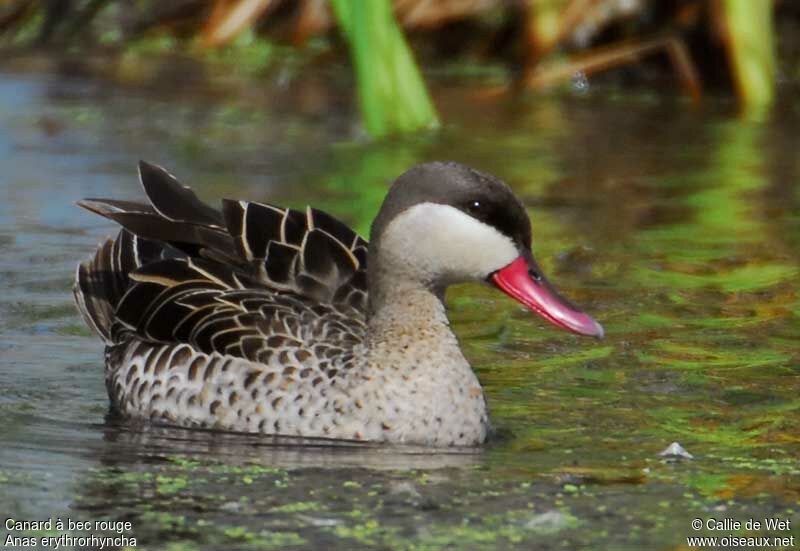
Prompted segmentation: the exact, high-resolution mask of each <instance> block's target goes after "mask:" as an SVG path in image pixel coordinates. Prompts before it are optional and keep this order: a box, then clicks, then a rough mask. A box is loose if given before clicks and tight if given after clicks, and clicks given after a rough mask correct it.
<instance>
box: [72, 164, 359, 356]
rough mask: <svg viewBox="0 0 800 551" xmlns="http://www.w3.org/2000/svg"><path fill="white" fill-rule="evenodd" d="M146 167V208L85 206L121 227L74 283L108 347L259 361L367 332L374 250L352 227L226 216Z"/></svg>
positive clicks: (258, 212)
mask: <svg viewBox="0 0 800 551" xmlns="http://www.w3.org/2000/svg"><path fill="white" fill-rule="evenodd" d="M139 170H140V176H141V181H142V185H143V187H144V189H145V192H146V194H147V197H148V199H149V200H150V202H151V204H150V205H146V204H140V203H136V202H131V201H118V200H110V199H88V200H84V201H82V202H80V203H79V204H80V205H81V206H83V207H84V208H86V209H88V210H90V211H92V212H95V213H97V214H100V215H101V216H104V217H106V218H109V219H112V220H115V221H117V222H118V223H120V224H121V225H122V226H123V227H124V229H123V230H121V231H120V233H119V235H118V236H117V238H116V239H115V240H113V241H112V240H108V241H106V242H105V243H103V244H102V245H101V246H100V247H99V248H98V250H97V252H96V254H95V256H94V258H93V259H91V260H90V261H87V262H85V263H83V264H81V265H80V266H79V267H78V273H77V277H76V284H75V297H76V301H77V303H78V307H79V309H80V310H81V313H82V314H83V316H84V318H85V319H86V322H87V324H88V325H90V327H92V328H94V329H95V330H96V331H97V332H98V334H100V335H101V337H103V339H104V340H106V342H108V343H112V342H120V341H122V340H126V339H127V338H129V337H131V336H135V337H136V338H138V339H144V340H148V341H153V342H186V343H189V344H192V345H193V346H195V347H196V348H197V349H198V350H201V351H203V352H207V353H211V352H221V353H225V354H231V355H235V356H240V357H244V358H248V359H252V360H254V361H259V360H258V358H261V359H262V360H263V359H264V358H266V357H268V356H269V355H270V354H272V353H274V352H275V351H277V350H278V349H281V347H283V348H284V349H286V350H294V349H296V348H297V344H298V343H301V344H302V345H303V346H306V345H308V344H309V343H313V342H315V339H314V333H313V331H312V332H309V331H311V329H310V328H313V327H315V326H318V325H319V324H321V323H327V324H331V325H330V327H335V328H336V330H335V331H334V333H335V334H336V335H338V337H336V338H334V339H333V340H334V341H337V339H338V340H341V342H342V343H350V345H351V344H352V343H353V342H355V341H357V340H358V339H359V338H360V337H361V336H362V335H363V322H364V311H365V307H366V296H367V295H366V248H367V242H366V241H365V240H364V239H362V238H361V237H360V236H358V235H357V234H356V233H355V232H354V231H353V230H351V229H350V228H348V227H347V226H346V225H345V224H343V223H341V222H340V221H338V220H336V219H335V218H333V217H332V216H330V215H328V214H326V213H324V212H322V211H318V210H316V209H311V208H309V209H307V210H306V211H305V212H300V211H295V210H291V209H283V208H280V207H276V206H274V205H268V204H262V203H248V202H242V201H231V200H225V201H223V208H222V212H221V213H220V212H218V211H216V210H215V209H213V208H211V207H209V206H207V205H205V204H204V203H202V202H201V201H200V200H199V199H198V198H197V197H196V196H195V195H194V193H193V192H192V191H191V190H190V189H189V188H187V187H184V186H182V185H180V183H179V182H178V181H177V180H176V179H175V178H174V177H173V176H172V175H170V174H169V173H167V172H166V171H165V170H163V169H161V168H160V167H156V166H154V165H149V164H147V163H141V164H140V167H139ZM334 333H331V334H334ZM281 339H283V340H282V341H281V342H280V343H279V342H278V341H279V340H281ZM301 339H304V340H301ZM292 343H295V344H292ZM278 344H280V345H281V346H277V345H278ZM318 344H319V345H320V346H323V344H322V343H318ZM334 345H335V342H333V341H331V342H328V339H327V337H326V342H325V344H324V346H334ZM322 352H324V351H322V350H321V351H320V353H322Z"/></svg>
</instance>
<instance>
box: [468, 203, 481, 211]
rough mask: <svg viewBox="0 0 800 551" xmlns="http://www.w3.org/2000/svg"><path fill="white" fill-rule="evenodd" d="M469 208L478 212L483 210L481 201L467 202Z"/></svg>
mask: <svg viewBox="0 0 800 551" xmlns="http://www.w3.org/2000/svg"><path fill="white" fill-rule="evenodd" d="M467 209H469V210H470V212H477V211H479V210H481V202H480V201H470V202H469V203H468V204H467Z"/></svg>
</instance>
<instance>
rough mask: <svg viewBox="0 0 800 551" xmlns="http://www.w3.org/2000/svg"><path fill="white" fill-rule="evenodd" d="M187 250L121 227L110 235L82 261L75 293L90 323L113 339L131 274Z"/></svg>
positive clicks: (104, 335) (85, 317) (107, 339)
mask: <svg viewBox="0 0 800 551" xmlns="http://www.w3.org/2000/svg"><path fill="white" fill-rule="evenodd" d="M180 256H183V254H182V253H181V252H180V251H178V250H176V249H173V248H171V247H170V246H169V245H168V244H165V243H159V242H156V241H152V240H149V239H143V238H141V237H138V236H136V235H134V234H132V233H131V232H129V231H128V230H125V229H123V230H120V232H119V234H117V237H116V239H107V240H105V241H104V242H103V243H101V244H100V246H99V247H98V248H97V251H95V254H94V256H93V257H92V258H90V259H89V260H86V261H85V262H82V263H80V264H79V265H78V269H77V272H76V274H75V284H74V286H73V288H72V293H73V295H74V296H75V302H76V303H77V305H78V310H79V311H80V313H81V315H82V316H83V319H84V321H85V322H86V324H87V325H88V326H89V327H90V328H91V329H92V330H94V332H95V333H97V334H98V335H99V336H100V337H101V338H102V339H103V340H104V341H105V342H106V343H111V342H113V325H114V323H115V320H116V316H115V311H116V308H117V305H118V304H119V303H120V301H121V300H122V297H123V296H124V295H125V293H126V292H127V291H128V288H129V287H130V286H131V283H132V282H131V278H130V274H131V273H132V272H135V271H136V270H138V269H139V268H141V267H142V266H144V265H146V264H150V263H151V262H154V261H156V260H160V259H166V258H176V257H180Z"/></svg>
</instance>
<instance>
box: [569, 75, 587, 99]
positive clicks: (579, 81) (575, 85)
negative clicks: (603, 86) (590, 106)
mask: <svg viewBox="0 0 800 551" xmlns="http://www.w3.org/2000/svg"><path fill="white" fill-rule="evenodd" d="M572 90H573V91H575V92H577V93H579V94H585V93H586V92H588V91H589V79H588V78H586V73H584V72H583V71H575V74H573V75H572Z"/></svg>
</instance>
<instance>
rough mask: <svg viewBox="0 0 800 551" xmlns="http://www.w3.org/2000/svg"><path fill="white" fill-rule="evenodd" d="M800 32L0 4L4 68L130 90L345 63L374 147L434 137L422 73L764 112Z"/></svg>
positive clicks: (256, 4) (526, 1)
mask: <svg viewBox="0 0 800 551" xmlns="http://www.w3.org/2000/svg"><path fill="white" fill-rule="evenodd" d="M798 28H800V5H798V3H797V2H788V1H778V0H776V1H771V0H659V1H656V0H514V1H512V0H506V1H502V0H371V1H369V2H367V1H362V0H331V1H328V0H172V1H170V2H163V1H158V0H5V1H4V2H0V46H2V48H3V52H4V54H5V58H6V59H7V60H8V59H14V58H16V59H24V58H25V57H26V56H27V55H28V54H30V53H31V52H42V51H44V52H50V53H54V54H57V57H58V58H59V60H60V62H61V63H67V64H68V65H67V67H69V68H70V69H74V68H75V67H76V64H77V65H80V66H82V67H86V66H88V67H91V68H92V69H93V70H100V71H107V72H109V73H110V74H111V76H113V77H115V78H121V79H134V80H135V79H138V78H142V76H143V75H141V74H138V73H141V72H146V71H147V70H148V69H147V68H146V67H144V66H143V64H141V63H138V62H140V61H141V60H142V59H143V58H152V57H153V56H154V54H164V55H166V56H172V57H178V58H181V59H182V60H183V61H187V60H189V61H191V62H200V63H201V64H205V65H208V64H210V65H214V64H216V65H217V66H222V67H225V70H229V71H233V72H236V73H241V72H244V73H247V74H249V75H253V76H261V75H270V74H272V75H275V74H279V75H280V78H292V77H295V76H297V75H300V74H303V75H305V74H309V73H315V72H318V71H319V70H320V69H321V68H324V67H325V66H326V65H329V64H331V63H342V62H350V63H351V64H352V67H353V74H354V75H355V79H356V83H357V90H358V98H359V105H360V109H361V114H362V121H363V124H364V128H365V130H366V131H367V132H368V133H370V134H371V135H372V136H383V135H387V134H391V133H395V132H404V131H413V130H417V129H420V128H428V127H435V126H437V125H438V124H439V119H438V115H437V113H436V110H435V108H434V106H433V104H432V102H431V99H430V97H429V95H428V93H427V91H426V88H425V82H424V78H423V76H421V73H420V70H419V67H423V68H424V71H423V73H422V74H427V73H434V72H438V73H439V74H444V75H451V76H455V77H462V78H464V77H466V78H470V79H473V80H478V81H480V82H481V83H482V84H484V91H485V93H486V94H522V93H529V92H540V91H543V90H546V89H551V88H558V87H572V88H573V89H578V90H580V89H581V88H582V87H585V86H586V85H587V82H588V79H592V80H593V81H597V80H603V81H606V82H611V83H619V84H624V85H625V86H641V87H645V88H648V87H649V88H655V89H663V87H664V86H674V87H679V88H680V89H681V90H682V91H683V92H684V93H685V94H686V96H687V97H689V98H691V100H692V101H693V102H698V101H701V100H702V98H703V96H704V95H708V94H709V93H712V94H731V96H735V97H736V98H738V103H739V105H740V106H741V109H742V111H743V112H745V113H748V114H754V113H755V114H759V113H764V112H765V110H766V109H767V108H768V107H769V106H770V105H771V104H772V102H773V101H774V99H775V94H776V92H775V90H776V83H779V82H781V83H786V87H785V88H786V89H787V95H791V94H792V90H791V88H792V86H791V84H792V83H796V82H797V81H798V80H800V79H798V77H800V33H798ZM412 52H413V54H412ZM161 57H163V56H161ZM65 59H66V60H68V61H65ZM348 60H349V61H348Z"/></svg>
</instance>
